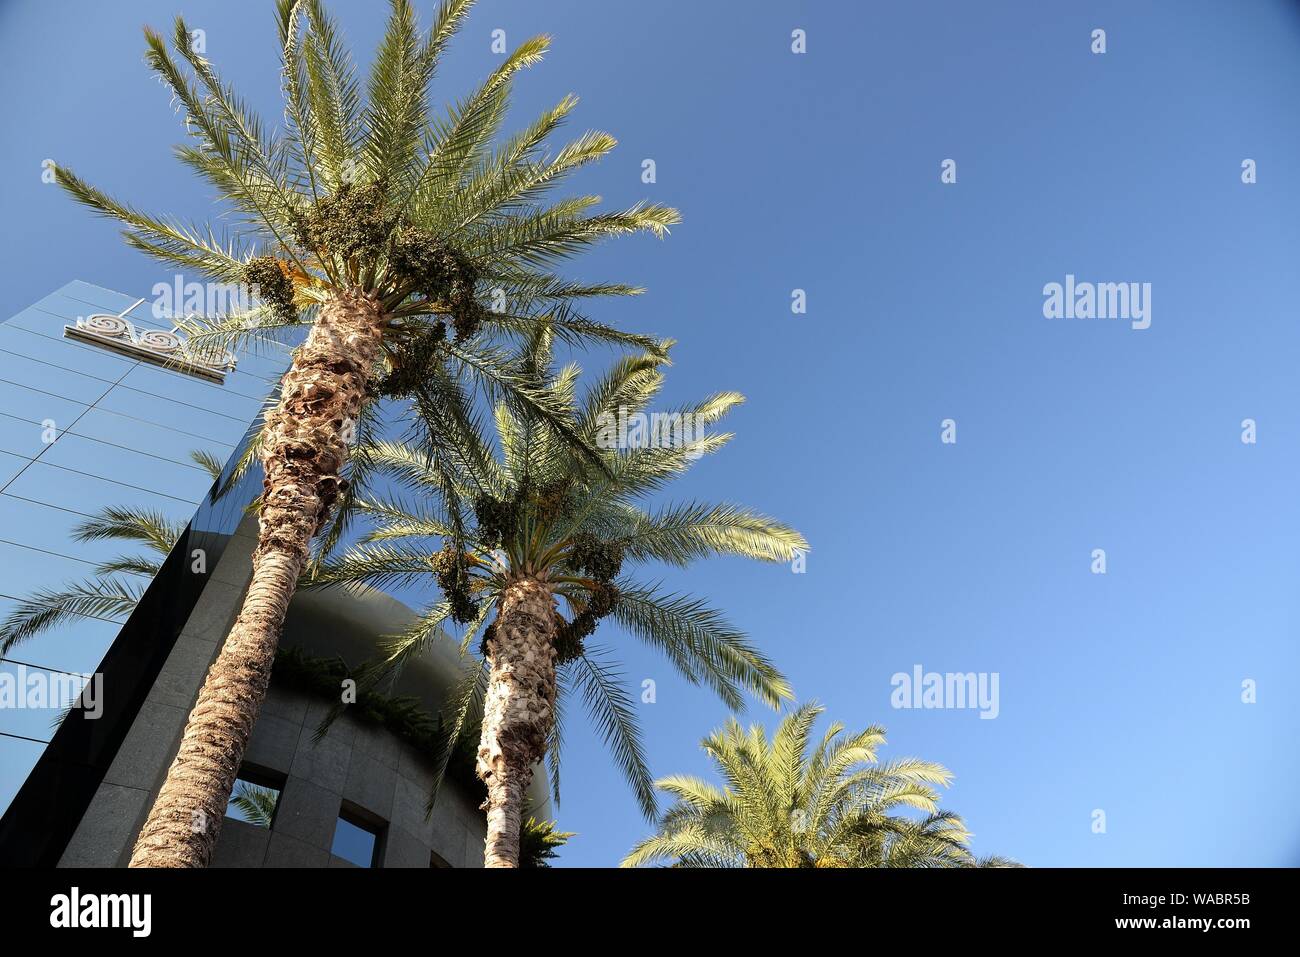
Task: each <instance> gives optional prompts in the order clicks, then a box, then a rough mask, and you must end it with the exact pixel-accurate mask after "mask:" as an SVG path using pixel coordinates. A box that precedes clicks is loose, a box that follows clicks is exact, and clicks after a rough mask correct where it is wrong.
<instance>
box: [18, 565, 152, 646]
mask: <svg viewBox="0 0 1300 957" xmlns="http://www.w3.org/2000/svg"><path fill="white" fill-rule="evenodd" d="M144 589H145V584H144V583H141V582H135V581H130V580H128V579H123V578H112V577H108V578H104V579H101V580H90V581H82V582H73V583H71V584H68V585H64V586H63V587H61V588H42V589H38V590H37V591H35V592H33V593H32V594H30V595H28V596H27V597H26V598H23V599H21V600H19V601H18V602H17V603H15V604H14V606H13V608H12V609H11V610H10V612H9V614H8V615H7V616H6V617H5V620H4V622H3V623H0V654H7V653H8V652H9V651H10V650H11V649H12V648H13V647H14V646H16V645H19V644H21V643H22V642H24V641H26V640H28V639H29V638H34V637H35V636H37V635H39V634H41V633H43V632H45V631H48V630H50V629H51V628H55V627H58V626H60V625H64V624H67V623H68V622H70V621H73V620H75V619H77V618H82V617H84V618H103V619H107V620H110V621H120V620H122V619H124V618H125V617H126V616H127V615H129V614H130V613H131V612H132V611H133V610H134V609H135V606H136V605H137V604H138V603H139V601H140V596H141V595H143V594H144Z"/></svg>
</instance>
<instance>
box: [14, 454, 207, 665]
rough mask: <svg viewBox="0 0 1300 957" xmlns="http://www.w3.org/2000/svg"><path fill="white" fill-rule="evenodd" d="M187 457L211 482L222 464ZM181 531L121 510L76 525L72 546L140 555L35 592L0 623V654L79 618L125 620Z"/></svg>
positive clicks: (145, 512) (159, 518) (180, 526)
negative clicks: (123, 548) (117, 548)
mask: <svg viewBox="0 0 1300 957" xmlns="http://www.w3.org/2000/svg"><path fill="white" fill-rule="evenodd" d="M190 458H191V459H193V460H194V462H195V463H196V464H198V465H199V466H201V467H202V468H203V469H204V470H205V471H206V472H207V473H208V474H209V475H211V476H212V479H213V481H214V482H215V481H216V480H217V479H218V478H219V477H220V475H221V471H222V467H223V463H222V462H221V461H219V460H218V459H217V458H216V457H214V456H213V455H211V454H210V453H208V452H203V451H194V452H191V453H190ZM184 531H185V523H184V522H178V521H175V520H173V519H169V518H168V517H167V516H166V515H164V514H163V513H162V512H160V511H157V510H156V509H149V508H126V507H121V506H109V507H106V508H103V509H101V510H100V511H99V512H97V513H96V514H94V515H92V516H90V517H88V518H86V519H85V520H84V521H82V522H80V523H78V524H77V525H75V526H74V527H73V529H72V540H73V541H76V542H93V541H123V542H130V543H132V544H135V545H138V546H140V547H141V548H142V549H143V551H141V552H138V553H134V554H128V555H119V556H117V557H115V558H111V559H109V560H108V561H105V562H100V563H99V564H98V565H96V566H95V568H94V576H93V577H92V578H87V579H84V580H82V581H77V582H69V583H67V584H65V585H61V586H59V587H55V588H41V589H37V590H36V591H34V592H33V593H32V594H30V595H28V596H27V597H26V598H24V599H22V600H21V601H19V602H18V603H17V604H16V605H14V607H13V608H12V609H11V610H10V612H9V614H8V616H7V617H6V618H5V620H4V621H3V622H0V655H4V654H8V653H9V651H10V650H11V649H12V648H14V647H15V646H16V645H19V644H21V643H23V642H24V641H27V640H29V639H31V638H34V637H36V636H37V635H39V634H42V633H43V632H46V631H49V630H51V629H54V628H57V627H59V626H60V625H63V624H66V623H67V622H69V621H72V620H75V619H77V618H80V617H91V618H106V619H111V620H118V621H121V620H125V618H126V617H127V616H128V615H129V614H131V612H132V611H134V610H135V606H136V605H137V604H139V602H140V598H141V596H142V595H143V594H144V590H145V588H146V587H147V585H148V582H149V581H150V580H152V579H153V578H154V577H155V576H156V575H157V574H158V572H159V571H160V570H161V569H162V563H163V561H164V560H165V559H166V558H167V556H168V555H169V554H171V550H172V547H173V546H174V545H175V544H176V542H177V541H178V540H179V539H180V537H181V534H182V533H183V532H184ZM132 576H141V578H135V577H132ZM141 579H143V580H141Z"/></svg>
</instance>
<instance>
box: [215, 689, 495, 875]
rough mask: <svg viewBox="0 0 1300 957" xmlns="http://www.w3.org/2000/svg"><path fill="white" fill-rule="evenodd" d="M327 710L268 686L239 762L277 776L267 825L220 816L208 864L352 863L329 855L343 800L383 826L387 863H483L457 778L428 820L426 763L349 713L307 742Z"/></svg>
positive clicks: (471, 807) (475, 822) (476, 820)
mask: <svg viewBox="0 0 1300 957" xmlns="http://www.w3.org/2000/svg"><path fill="white" fill-rule="evenodd" d="M325 711H326V705H325V704H324V703H322V702H321V701H319V700H317V699H316V698H312V697H307V696H305V695H303V694H301V693H299V692H297V691H293V690H286V689H282V688H272V689H271V694H270V695H269V696H268V698H267V700H266V704H265V705H264V706H263V709H262V715H261V717H260V718H259V719H258V722H257V727H256V729H255V730H254V732H253V739H252V741H251V742H250V744H249V749H248V753H247V754H246V755H245V763H246V764H249V765H253V766H256V767H257V768H258V769H261V770H265V771H270V772H273V773H274V774H276V775H280V776H283V778H282V779H283V780H285V784H284V789H283V791H282V792H281V794H280V800H279V803H278V805H277V806H276V811H275V817H274V820H273V821H272V826H271V827H270V828H269V829H268V828H263V827H256V826H254V825H251V824H245V823H244V822H242V821H234V820H231V819H229V818H227V819H226V822H225V824H224V825H223V827H222V831H221V837H220V839H219V840H218V842H217V850H216V854H215V856H214V858H213V861H212V866H214V867H352V866H353V865H352V864H350V863H349V862H347V861H344V860H342V859H340V858H337V857H332V856H331V854H330V847H331V845H332V843H333V840H334V827H335V824H336V822H337V821H338V816H339V811H340V809H341V808H342V806H343V803H344V802H345V801H346V802H348V803H349V804H350V805H352V806H354V807H355V808H360V809H361V810H362V811H364V812H365V813H366V815H367V816H368V817H370V818H374V819H376V820H378V821H382V822H383V824H384V826H383V830H382V833H381V836H380V851H379V854H380V860H381V862H382V865H381V866H383V867H429V865H430V861H431V860H432V859H433V858H432V855H433V854H437V855H438V857H440V858H441V859H442V860H443V861H445V862H446V863H448V864H450V865H451V866H452V867H482V866H483V839H484V836H485V833H486V828H485V825H484V821H483V812H481V811H479V810H478V809H477V808H476V807H475V802H474V801H473V800H472V799H471V798H469V797H467V796H466V795H465V794H464V792H463V791H462V790H461V789H460V788H459V787H458V786H457V785H456V784H455V782H453V781H444V783H443V785H442V787H441V788H440V789H439V792H438V800H437V803H436V804H435V805H434V809H433V814H432V815H430V816H429V817H428V818H427V819H426V817H425V805H426V804H427V802H428V799H429V794H430V793H431V790H432V787H433V773H432V771H431V769H430V768H429V764H428V761H427V759H425V758H424V757H423V756H421V755H420V754H419V753H418V752H417V751H416V750H415V749H414V748H412V747H411V746H410V745H408V744H407V743H406V742H404V741H402V740H401V739H400V738H397V737H396V736H394V735H392V734H390V733H389V732H388V731H387V730H385V729H384V728H382V727H380V726H378V725H375V724H371V723H369V722H363V721H358V720H356V719H354V718H351V717H349V716H347V715H344V716H343V717H341V718H339V719H338V720H337V721H335V722H334V723H333V724H332V725H331V726H330V728H329V730H328V732H326V734H325V737H324V738H322V739H321V740H320V741H315V740H313V738H314V735H315V731H316V727H317V725H318V724H319V722H320V720H321V718H322V717H323V716H324V714H325Z"/></svg>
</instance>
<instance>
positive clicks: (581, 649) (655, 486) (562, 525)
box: [315, 332, 807, 867]
mask: <svg viewBox="0 0 1300 957" xmlns="http://www.w3.org/2000/svg"><path fill="white" fill-rule="evenodd" d="M669 345H671V343H665V344H663V346H662V350H661V351H660V352H655V353H644V354H641V355H634V356H626V357H624V358H623V359H621V360H620V361H619V362H617V363H616V364H615V365H614V367H613V368H612V370H611V371H610V372H609V373H608V374H607V375H606V376H604V377H603V378H602V379H600V380H599V381H597V382H595V383H594V384H593V386H592V388H591V389H590V390H589V391H588V392H587V393H586V395H585V398H584V399H583V400H582V401H581V402H580V401H579V400H578V399H577V397H576V395H575V392H576V385H577V381H578V377H579V370H578V369H577V367H576V366H572V365H570V366H567V367H565V368H563V369H561V370H559V371H558V372H553V371H552V370H551V337H550V335H549V334H548V333H546V332H541V333H539V334H538V335H536V336H535V337H534V338H533V342H532V345H531V347H530V349H529V350H528V352H527V353H526V358H527V361H528V363H529V364H530V367H531V369H532V370H533V372H532V374H533V375H534V377H535V382H536V385H537V388H538V390H539V391H540V392H543V393H545V394H547V395H548V396H549V402H550V404H551V405H552V407H553V408H556V409H562V410H563V412H562V415H563V417H564V419H565V422H566V424H567V427H568V428H569V429H571V430H572V431H574V432H575V433H577V434H578V435H579V436H580V437H581V439H582V440H583V442H584V443H589V444H592V445H596V446H598V447H600V446H607V445H611V444H613V445H617V443H611V442H609V441H606V439H609V438H612V437H613V436H611V435H610V434H608V433H609V431H610V428H611V423H612V422H613V421H614V419H615V417H617V416H619V415H622V416H624V417H625V418H626V417H630V416H635V415H638V414H640V413H641V411H642V410H643V409H644V408H645V407H646V406H647V405H648V403H650V402H651V401H652V400H653V399H654V398H655V396H656V395H657V394H658V392H659V390H660V387H661V385H662V383H663V374H662V371H661V367H662V365H663V364H664V362H665V359H664V358H663V356H662V354H661V352H663V351H666V350H667V348H668V347H669ZM740 401H742V397H741V396H740V395H738V394H736V393H733V392H728V393H721V394H718V395H714V396H712V397H710V398H708V399H706V400H705V401H703V402H701V403H698V404H696V405H692V406H688V407H686V408H683V409H679V410H677V412H675V413H671V414H670V415H673V416H678V418H676V419H674V420H673V421H676V422H678V423H680V422H690V423H692V426H693V428H694V429H695V432H694V434H693V436H692V437H690V438H689V439H686V438H685V436H683V440H682V441H681V442H676V441H673V442H669V443H667V444H664V443H660V444H658V445H653V444H645V445H642V446H640V447H635V448H623V449H619V448H617V447H614V448H603V447H602V448H599V456H600V461H599V463H597V464H594V465H593V464H592V463H590V462H589V461H588V460H587V459H586V457H585V456H583V455H581V454H576V453H575V452H574V451H573V450H572V449H571V448H570V447H569V446H568V445H566V444H565V443H563V442H561V441H559V440H558V439H557V438H556V434H555V432H554V431H553V430H551V429H548V428H546V427H545V423H544V422H543V421H542V420H541V419H540V418H539V417H538V416H536V415H533V414H531V413H530V412H529V411H528V410H521V411H518V412H516V411H512V410H511V409H510V408H509V407H507V406H506V405H505V404H500V405H498V406H497V408H496V410H495V425H496V433H497V435H496V443H495V445H489V444H488V442H487V441H485V440H484V439H482V438H475V439H473V440H472V441H467V443H466V444H465V445H464V447H463V448H462V449H461V450H460V452H459V466H460V470H461V472H462V477H461V478H460V480H459V481H457V482H456V483H454V484H453V485H451V486H448V485H447V484H446V483H444V482H443V480H442V476H441V475H440V474H438V473H437V472H435V471H434V470H433V469H431V468H430V467H429V464H428V457H427V455H426V453H425V451H424V450H423V449H420V448H413V447H410V446H406V445H401V444H398V443H391V442H381V443H378V444H377V445H376V446H375V447H374V448H373V449H371V450H369V451H368V455H369V457H370V459H371V460H372V461H373V462H374V464H375V467H376V468H377V469H381V470H383V472H384V473H385V474H386V475H387V476H388V477H389V478H390V479H391V480H392V482H394V483H395V484H396V486H397V488H398V489H399V490H398V491H395V492H394V494H393V495H390V496H387V497H384V496H374V497H370V498H367V499H365V500H364V501H361V502H359V503H358V505H357V509H358V511H359V512H361V513H363V514H365V515H367V516H368V517H369V518H370V519H371V520H372V521H373V523H374V524H373V528H372V529H371V530H370V531H369V532H368V533H367V534H366V535H365V536H364V537H363V538H362V539H361V541H360V542H359V543H358V544H357V545H356V546H354V547H353V548H352V549H350V550H348V551H347V552H346V553H345V554H344V555H342V556H341V557H339V558H337V559H332V560H329V561H326V562H323V563H322V564H321V566H320V569H319V571H318V573H317V578H316V579H315V582H316V583H317V584H320V585H337V584H341V583H351V584H357V583H364V584H367V585H370V586H374V587H379V588H384V587H392V586H411V585H418V584H420V583H422V582H430V583H433V582H436V584H437V586H438V588H439V589H440V591H441V593H442V600H441V601H440V602H438V603H437V604H434V605H433V606H432V607H430V608H428V609H427V610H426V611H425V612H424V613H423V614H421V615H420V617H419V618H418V620H417V621H416V623H415V624H414V625H413V626H412V627H411V628H410V630H409V631H408V632H407V633H406V634H403V635H401V636H397V637H396V638H395V639H394V640H393V641H392V643H391V645H390V646H389V647H388V648H387V652H388V655H387V658H386V659H385V660H383V661H382V662H379V663H378V664H377V665H376V667H375V668H374V669H372V677H371V679H370V680H378V679H379V677H381V676H382V675H383V674H385V673H388V672H390V671H391V670H392V669H394V668H397V667H399V666H400V665H401V663H402V662H403V661H404V660H405V659H406V657H407V656H408V655H411V654H414V653H416V652H418V651H419V650H420V649H421V648H423V647H424V646H425V645H426V644H427V643H428V642H429V641H430V640H432V638H433V637H434V636H435V635H437V634H438V633H439V630H440V629H441V628H442V626H443V624H444V623H445V622H447V621H448V620H449V619H450V620H452V621H455V622H457V623H461V624H464V625H465V626H466V627H465V631H464V635H463V638H462V641H461V649H462V653H465V652H466V651H468V650H470V649H472V648H473V647H474V642H473V638H474V637H475V636H476V635H477V634H479V632H480V631H481V632H482V635H483V638H482V643H481V647H480V652H481V655H482V660H479V661H477V662H476V665H477V667H474V668H470V669H468V677H467V680H466V681H465V682H464V684H463V686H462V688H461V689H460V690H459V691H458V692H457V693H456V694H457V700H456V703H455V711H456V717H455V719H454V721H452V722H449V726H450V731H449V740H451V741H454V740H456V738H457V736H458V735H459V734H460V730H461V728H462V727H464V726H465V722H466V720H467V715H469V714H470V713H471V709H472V708H473V709H475V710H476V709H477V708H478V707H479V705H478V704H477V701H478V700H480V699H481V702H482V703H481V709H482V714H483V719H482V720H483V730H482V736H481V738H480V742H479V749H478V761H477V770H478V774H479V777H480V778H481V779H482V780H483V781H484V783H485V784H486V785H487V789H488V799H487V801H486V803H485V805H484V806H485V809H486V810H487V818H488V820H487V845H486V852H485V860H486V863H487V865H488V866H499V867H512V866H515V864H516V862H517V860H518V854H519V830H520V821H521V812H522V808H523V801H524V793H525V789H526V788H527V787H528V784H529V783H530V781H531V780H532V776H533V766H534V764H535V763H537V762H539V761H541V760H542V758H543V757H544V756H548V755H549V758H550V769H551V776H552V788H553V789H554V790H555V791H556V794H557V796H558V777H557V776H558V770H559V750H560V747H559V744H560V742H559V735H560V725H559V721H558V715H559V713H560V712H561V711H562V705H563V701H564V700H565V698H566V697H567V696H568V694H569V693H570V692H571V689H572V688H573V687H575V686H576V687H577V688H578V689H579V690H580V691H581V692H582V694H583V696H584V698H585V700H586V704H587V706H588V709H589V711H590V713H591V716H592V718H593V721H594V723H595V724H596V725H597V726H598V727H600V728H601V730H602V731H603V733H604V736H605V738H606V740H607V742H608V743H609V744H610V746H611V748H612V750H613V753H614V756H615V758H616V760H617V761H618V763H619V765H620V767H621V769H622V771H623V772H624V774H625V775H626V776H627V778H628V779H629V781H630V782H631V784H632V787H633V789H634V791H635V792H636V795H637V798H638V800H639V802H640V804H641V807H642V809H643V811H644V812H645V813H646V815H647V816H648V817H651V818H653V817H654V815H655V813H656V807H655V795H654V789H653V785H652V782H651V778H650V775H649V773H648V772H647V771H646V768H645V762H644V758H643V752H642V747H641V743H640V738H639V733H638V730H637V726H636V720H635V711H634V708H633V707H632V703H631V699H630V698H629V696H628V694H627V692H626V691H625V690H624V689H623V687H622V684H621V682H620V680H619V676H618V675H617V674H614V673H612V672H611V670H610V667H609V665H608V664H607V663H606V661H605V659H606V657H607V656H606V654H605V653H604V652H602V651H601V650H600V649H597V648H593V647H590V646H588V645H587V643H586V639H587V638H588V637H589V636H590V635H591V633H592V632H593V631H594V630H595V628H596V626H597V624H598V622H599V621H600V619H602V618H604V617H606V616H610V617H612V618H613V619H614V620H615V621H617V622H618V623H619V624H620V625H622V626H623V627H624V628H625V629H626V630H627V631H628V632H630V633H632V634H633V635H635V636H636V637H638V638H640V639H641V640H642V641H644V642H646V643H648V644H649V645H651V646H653V647H655V648H657V649H659V650H660V651H661V652H663V653H664V654H665V655H666V656H667V657H668V659H669V660H670V661H671V662H672V663H673V665H674V666H675V667H676V668H677V670H678V671H680V672H681V674H682V675H684V676H685V677H686V678H687V679H688V680H689V681H691V682H692V683H697V684H698V683H703V684H706V685H708V686H710V687H711V688H712V689H713V690H714V691H715V692H717V693H718V694H719V695H720V696H721V698H722V700H723V701H724V702H726V703H727V704H728V705H729V706H730V707H732V708H739V707H740V706H741V705H742V698H741V692H742V689H745V690H748V691H750V692H752V693H754V694H755V695H757V696H758V697H759V698H760V699H762V700H763V701H764V702H766V703H768V704H769V705H772V706H776V705H777V704H778V703H779V702H780V701H781V700H782V699H783V698H788V697H789V696H790V690H789V688H788V686H787V684H786V682H785V680H784V679H783V678H782V677H781V675H780V674H779V673H778V672H777V670H776V669H775V668H774V667H773V666H772V664H771V663H770V662H769V661H768V660H767V658H766V657H764V656H763V655H762V654H761V653H760V652H759V651H757V650H756V649H755V648H754V647H753V646H751V645H750V643H749V642H748V640H747V639H746V638H745V636H744V635H743V634H742V633H741V632H739V631H738V630H736V629H735V628H734V627H733V626H731V625H730V624H729V623H728V622H727V621H726V619H725V618H724V617H723V616H722V615H721V614H720V613H719V612H717V611H715V610H714V609H712V608H710V607H708V605H707V604H705V603H704V602H703V601H701V600H700V599H698V598H693V597H691V596H689V595H683V594H676V593H673V592H669V591H665V590H664V589H662V588H661V587H660V586H659V585H657V584H654V583H650V582H648V581H646V580H644V579H643V578H642V577H640V576H639V575H637V576H634V575H632V574H631V573H630V572H631V571H632V570H633V569H635V570H636V571H637V572H641V571H642V570H643V568H644V566H646V565H649V564H651V563H655V562H661V563H667V564H669V565H675V566H679V567H685V566H687V565H689V564H691V563H692V562H693V561H695V560H697V559H700V558H706V557H709V556H712V555H739V556H744V557H747V558H754V559H759V560H762V561H773V562H780V561H788V560H790V558H791V557H792V556H793V555H794V553H795V551H796V550H797V549H802V548H806V547H807V546H806V543H805V542H804V539H803V537H802V536H801V535H799V533H798V532H796V531H795V530H794V529H792V528H790V527H789V526H786V525H783V524H781V523H779V522H776V521H774V520H772V519H769V518H766V517H764V516H763V515H760V514H758V513H756V512H754V511H752V510H750V509H748V508H744V507H741V506H736V505H730V504H711V503H704V502H684V503H680V504H668V505H661V506H659V507H657V508H653V509H652V508H649V507H647V505H646V504H645V502H644V500H645V499H646V498H647V497H648V496H650V495H651V494H652V493H654V492H656V491H657V490H659V489H660V488H662V487H663V486H664V485H665V484H667V483H668V482H669V481H670V480H671V479H673V478H674V477H676V476H678V475H680V474H682V473H683V472H685V471H686V469H687V468H689V467H690V465H691V464H692V462H693V461H694V460H695V459H697V458H699V457H700V456H702V455H705V454H708V453H711V452H715V451H717V450H718V449H719V448H721V447H722V446H723V445H724V444H725V443H726V442H727V440H728V439H729V438H730V435H729V434H726V433H711V432H709V431H708V426H710V425H712V424H713V423H715V422H717V421H718V420H719V419H720V418H722V417H723V416H724V415H725V414H726V413H727V411H728V410H729V409H731V408H732V407H733V406H735V405H736V404H737V403H739V402H740ZM683 417H684V418H683ZM670 437H671V436H670ZM498 447H499V450H500V451H499V452H498V451H497V448H498ZM400 489H404V490H405V492H406V493H411V494H413V495H414V496H415V499H414V500H413V501H412V502H404V501H402V500H401V498H400V496H401V495H402V494H403V492H402V491H400ZM459 528H463V529H465V531H464V534H463V537H461V536H460V535H458V534H457V529H459ZM557 601H562V602H563V603H564V605H565V610H566V612H567V617H565V616H562V615H561V614H560V613H559V611H558V610H557ZM489 618H491V619H492V620H491V621H490V622H489ZM470 720H472V719H470Z"/></svg>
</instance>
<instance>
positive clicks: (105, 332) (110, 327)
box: [81, 314, 131, 338]
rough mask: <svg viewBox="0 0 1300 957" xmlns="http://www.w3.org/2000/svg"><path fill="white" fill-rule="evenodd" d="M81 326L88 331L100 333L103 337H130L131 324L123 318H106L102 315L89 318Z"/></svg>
mask: <svg viewBox="0 0 1300 957" xmlns="http://www.w3.org/2000/svg"><path fill="white" fill-rule="evenodd" d="M81 325H82V326H83V328H85V329H86V330H87V331H89V332H94V333H98V334H99V335H101V336H114V337H119V336H127V337H128V338H129V337H130V331H129V330H130V328H131V324H130V323H129V322H127V321H126V320H125V319H123V318H122V317H121V316H105V315H102V314H101V315H94V316H89V317H87V318H86V319H83V320H82V322H81Z"/></svg>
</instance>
